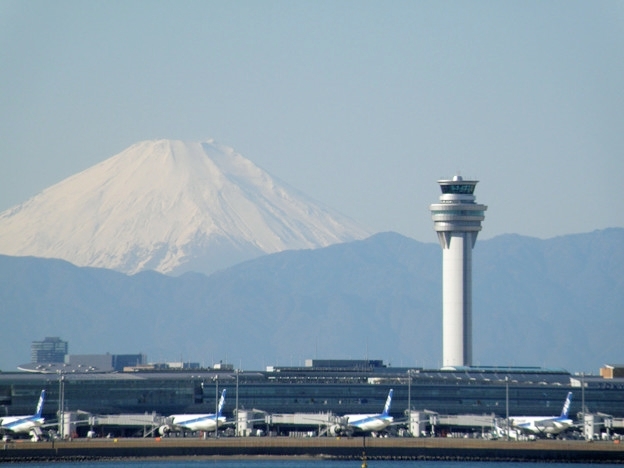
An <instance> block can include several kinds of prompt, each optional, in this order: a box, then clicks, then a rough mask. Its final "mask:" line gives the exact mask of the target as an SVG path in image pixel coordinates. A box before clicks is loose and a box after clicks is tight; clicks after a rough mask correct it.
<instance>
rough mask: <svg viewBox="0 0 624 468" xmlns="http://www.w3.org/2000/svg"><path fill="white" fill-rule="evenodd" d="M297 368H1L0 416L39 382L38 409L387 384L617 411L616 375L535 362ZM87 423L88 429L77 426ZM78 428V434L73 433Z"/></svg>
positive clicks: (311, 396)
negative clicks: (43, 393)
mask: <svg viewBox="0 0 624 468" xmlns="http://www.w3.org/2000/svg"><path fill="white" fill-rule="evenodd" d="M306 364H307V365H306V366H304V367H271V368H268V369H266V370H264V371H237V370H234V369H232V367H231V366H227V365H224V366H217V368H212V369H190V370H189V369H180V370H152V369H150V370H146V369H144V368H143V367H138V368H134V367H131V368H127V369H126V371H124V372H116V371H114V372H107V373H94V372H92V371H87V372H84V371H83V372H79V371H77V369H72V368H66V371H64V372H57V371H55V370H50V371H49V373H43V372H41V370H39V372H19V373H0V414H2V415H16V414H31V413H32V412H33V410H34V406H35V404H36V402H37V399H38V396H39V393H40V392H41V390H42V389H45V390H46V394H47V400H46V403H45V405H44V416H45V417H46V418H47V419H50V420H55V419H57V414H58V412H59V409H60V408H61V405H62V407H63V409H64V411H65V412H80V413H83V414H84V413H89V414H92V415H111V414H157V415H162V416H167V415H169V414H176V413H210V412H214V411H215V406H216V404H217V396H218V395H219V394H220V391H221V390H222V389H227V390H228V397H227V400H226V404H225V409H224V412H225V415H226V416H227V417H228V418H232V417H233V415H234V414H236V412H237V411H236V410H237V409H238V410H240V411H242V410H247V411H251V410H253V411H256V412H262V413H264V414H284V413H308V414H309V413H332V414H335V415H344V414H352V413H379V412H380V411H381V409H382V408H383V405H384V402H385V399H386V396H387V394H388V391H389V389H391V388H392V389H394V398H393V401H392V409H391V414H392V415H393V416H394V417H395V419H403V418H405V416H406V414H407V413H408V409H410V410H411V411H414V412H423V413H427V414H431V413H437V414H440V415H487V416H488V417H490V416H491V417H492V418H505V417H506V416H507V415H509V416H514V415H536V416H557V415H559V413H560V412H561V408H562V405H563V402H564V400H565V397H566V394H567V393H568V392H569V391H571V392H573V400H572V407H571V411H570V416H571V417H572V418H573V419H576V417H577V414H578V413H580V412H581V411H582V409H581V408H582V404H583V403H584V404H585V407H586V408H587V412H588V413H593V414H602V415H609V416H611V417H613V418H616V419H617V418H620V419H621V418H624V378H622V377H613V378H605V377H602V376H579V375H572V374H570V373H569V372H567V371H564V370H546V369H540V368H479V367H470V368H457V369H445V370H428V369H419V368H397V367H387V366H385V365H384V364H383V362H382V361H376V360H362V361H359V360H354V361H343V360H335V361H334V360H310V361H308V362H307V363H306ZM85 430H86V429H85ZM79 435H82V434H79Z"/></svg>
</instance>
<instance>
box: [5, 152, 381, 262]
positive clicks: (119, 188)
mask: <svg viewBox="0 0 624 468" xmlns="http://www.w3.org/2000/svg"><path fill="white" fill-rule="evenodd" d="M370 234H371V232H370V231H368V230H367V229H365V228H363V227H362V226H360V225H358V224H357V223H356V222H355V221H353V220H351V219H349V218H347V217H346V216H343V215H341V214H339V213H337V212H335V211H334V210H332V209H330V208H328V207H325V206H322V205H321V204H319V203H318V202H316V201H314V200H312V199H311V198H310V197H308V196H306V195H304V194H303V193H301V192H299V191H298V190H296V189H294V188H292V187H289V186H288V185H287V184H286V183H284V182H281V181H279V180H277V179H276V178H274V177H272V176H271V175H269V174H268V173H266V172H265V171H263V170H262V169H260V168H259V167H257V166H256V165H255V164H253V163H252V162H251V161H249V160H248V159H246V158H244V157H243V156H242V155H240V154H239V153H237V152H235V151H234V150H233V149H232V148H229V147H227V146H224V145H219V144H217V143H215V142H214V141H212V140H208V141H203V142H182V141H176V140H157V141H143V142H139V143H137V144H135V145H132V146H131V147H130V148H128V149H126V150H124V151H122V152H121V153H119V154H118V155H116V156H113V157H111V158H109V159H107V160H106V161H103V162H101V163H100V164H97V165H95V166H93V167H91V168H89V169H87V170H85V171H83V172H81V173H79V174H75V175H74V176H72V177H69V178H68V179H66V180H64V181H62V182H59V183H58V184H56V185H54V186H52V187H49V188H48V189H46V190H44V191H43V192H41V193H40V194H39V195H37V196H35V197H33V198H31V199H30V200H27V201H26V202H24V203H22V204H20V205H18V206H16V207H14V208H11V209H9V210H6V211H4V212H2V213H0V254H5V255H16V256H24V255H32V256H35V257H43V258H60V259H64V260H67V261H69V262H71V263H73V264H75V265H79V266H92V267H101V268H108V269H113V270H117V271H121V272H124V273H129V274H133V273H137V272H139V271H146V270H154V271H159V272H161V273H168V274H181V273H184V272H186V271H197V272H203V273H211V272H213V271H216V270H219V269H221V268H225V267H228V266H232V265H235V264H237V263H239V262H242V261H244V260H249V259H252V258H255V257H258V256H261V255H264V254H267V253H275V252H281V251H283V250H290V249H303V248H318V247H325V246H328V245H331V244H335V243H340V242H347V241H351V240H356V239H363V238H365V237H368V236H369V235H370Z"/></svg>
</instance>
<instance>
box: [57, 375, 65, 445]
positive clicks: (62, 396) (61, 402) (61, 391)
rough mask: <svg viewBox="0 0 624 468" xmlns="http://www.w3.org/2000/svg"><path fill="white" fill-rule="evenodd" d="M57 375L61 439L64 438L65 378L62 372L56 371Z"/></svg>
mask: <svg viewBox="0 0 624 468" xmlns="http://www.w3.org/2000/svg"><path fill="white" fill-rule="evenodd" d="M57 372H58V374H59V392H58V393H59V401H58V404H59V410H58V412H59V436H60V438H61V439H63V438H64V437H65V434H64V432H65V377H63V371H62V370H58V371H57Z"/></svg>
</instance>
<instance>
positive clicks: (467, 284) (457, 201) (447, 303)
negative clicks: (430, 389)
mask: <svg viewBox="0 0 624 468" xmlns="http://www.w3.org/2000/svg"><path fill="white" fill-rule="evenodd" d="M438 183H439V184H440V187H441V189H442V195H441V196H440V203H437V204H433V205H431V215H432V218H433V221H434V229H435V230H436V232H437V233H438V239H439V241H440V246H441V247H442V310H443V312H442V314H443V315H442V348H443V349H442V351H443V354H442V362H443V367H463V366H471V365H472V249H473V247H474V245H475V242H476V240H477V234H478V233H479V231H480V230H481V221H483V219H484V218H485V216H484V212H485V210H486V209H487V207H486V206H485V205H478V204H477V203H475V197H474V195H473V192H474V188H475V186H476V184H477V181H467V180H466V181H465V180H463V179H462V178H461V177H460V176H456V177H454V178H453V179H452V180H439V181H438Z"/></svg>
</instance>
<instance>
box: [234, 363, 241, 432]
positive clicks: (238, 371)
mask: <svg viewBox="0 0 624 468" xmlns="http://www.w3.org/2000/svg"><path fill="white" fill-rule="evenodd" d="M240 371H241V370H240V369H236V431H235V434H236V437H238V436H239V433H238V375H239V374H240Z"/></svg>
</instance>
